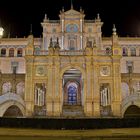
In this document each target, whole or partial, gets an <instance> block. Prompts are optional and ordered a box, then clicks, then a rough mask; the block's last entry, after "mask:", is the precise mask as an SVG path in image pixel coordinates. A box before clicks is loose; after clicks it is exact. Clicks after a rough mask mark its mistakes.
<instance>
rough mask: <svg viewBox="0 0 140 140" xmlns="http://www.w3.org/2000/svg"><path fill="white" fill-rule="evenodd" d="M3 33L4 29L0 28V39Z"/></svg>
mask: <svg viewBox="0 0 140 140" xmlns="http://www.w3.org/2000/svg"><path fill="white" fill-rule="evenodd" d="M3 32H4V29H3V28H2V27H0V38H2V36H3Z"/></svg>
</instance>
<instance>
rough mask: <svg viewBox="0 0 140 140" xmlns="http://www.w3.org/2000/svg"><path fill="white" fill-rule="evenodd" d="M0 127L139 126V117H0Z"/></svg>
mask: <svg viewBox="0 0 140 140" xmlns="http://www.w3.org/2000/svg"><path fill="white" fill-rule="evenodd" d="M0 127H10V128H36V129H57V130H60V129H61V130H62V129H63V130H74V129H80V130H86V129H106V128H140V118H102V119H93V118H75V119H74V118H69V119H68V118H44V119H43V118H0Z"/></svg>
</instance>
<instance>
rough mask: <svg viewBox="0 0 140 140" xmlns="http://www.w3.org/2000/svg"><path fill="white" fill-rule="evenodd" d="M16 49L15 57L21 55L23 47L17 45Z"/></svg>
mask: <svg viewBox="0 0 140 140" xmlns="http://www.w3.org/2000/svg"><path fill="white" fill-rule="evenodd" d="M16 51H17V57H22V56H23V48H21V47H18V48H17V50H16Z"/></svg>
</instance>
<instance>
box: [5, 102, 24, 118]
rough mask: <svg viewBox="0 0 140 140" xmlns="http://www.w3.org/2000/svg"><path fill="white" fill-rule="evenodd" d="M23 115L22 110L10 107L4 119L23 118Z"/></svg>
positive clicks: (14, 106)
mask: <svg viewBox="0 0 140 140" xmlns="http://www.w3.org/2000/svg"><path fill="white" fill-rule="evenodd" d="M22 116H23V114H22V112H21V110H20V109H19V108H18V107H17V106H16V105H12V106H10V107H9V108H8V109H7V110H6V111H5V113H4V115H3V117H22Z"/></svg>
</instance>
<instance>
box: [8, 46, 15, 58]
mask: <svg viewBox="0 0 140 140" xmlns="http://www.w3.org/2000/svg"><path fill="white" fill-rule="evenodd" d="M9 57H14V49H13V48H10V49H9Z"/></svg>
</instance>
